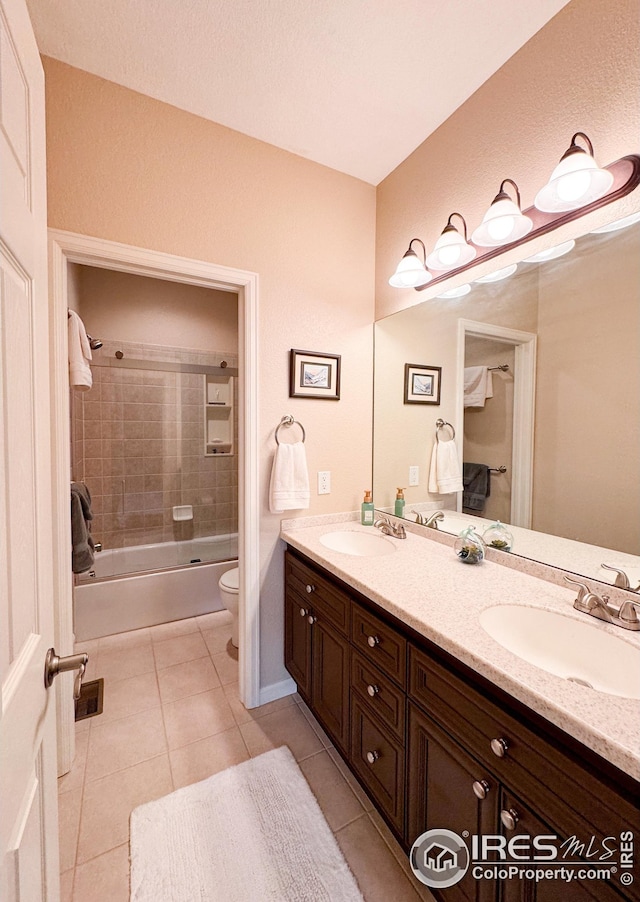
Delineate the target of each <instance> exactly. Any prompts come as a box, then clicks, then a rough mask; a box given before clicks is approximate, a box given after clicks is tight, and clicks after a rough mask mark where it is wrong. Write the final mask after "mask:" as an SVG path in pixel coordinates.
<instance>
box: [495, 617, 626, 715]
mask: <svg viewBox="0 0 640 902" xmlns="http://www.w3.org/2000/svg"><path fill="white" fill-rule="evenodd" d="M480 624H481V626H482V628H483V629H484V630H485V631H486V632H487V633H488V634H489V635H490V636H491V637H492V638H493V639H495V640H496V642H498V643H499V644H500V645H502V646H503V648H506V649H508V650H509V651H512V652H513V653H514V654H516V655H518V657H520V658H523V659H524V660H525V661H528V662H529V664H535V666H536V667H540V668H541V669H542V670H546V671H547V672H548V673H553V674H555V675H556V676H559V677H564V679H566V680H572V681H573V682H576V683H581V684H582V685H587V686H589V687H590V688H592V689H596V690H598V692H606V693H608V694H609V695H619V696H622V697H623V698H640V648H638V647H637V646H635V645H633V644H632V643H630V642H626V641H624V639H622V638H620V639H619V638H618V637H617V636H612V635H611V634H610V633H608V632H606V631H605V630H603V629H602V628H600V627H599V626H598V625H597V624H596V625H593V626H592V625H591V624H590V623H588V622H587V621H581V620H577V619H576V618H574V617H565V615H564V614H560V613H556V612H554V611H545V610H542V609H541V608H530V607H526V606H524V605H514V604H507V605H497V606H496V607H493V608H487V610H485V611H483V612H482V614H481V615H480Z"/></svg>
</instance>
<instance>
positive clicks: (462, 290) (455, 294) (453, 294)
mask: <svg viewBox="0 0 640 902" xmlns="http://www.w3.org/2000/svg"><path fill="white" fill-rule="evenodd" d="M470 291H471V285H469V283H468V282H467V284H466V285H458V287H457V288H450V289H449V291H443V292H442V294H437V295H436V297H438V298H461V297H464V295H465V294H469V292H470Z"/></svg>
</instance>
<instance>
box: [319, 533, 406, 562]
mask: <svg viewBox="0 0 640 902" xmlns="http://www.w3.org/2000/svg"><path fill="white" fill-rule="evenodd" d="M320 542H321V543H322V545H324V546H325V547H326V548H331V550H332V551H340V552H342V554H353V555H356V556H357V557H382V556H383V555H385V554H393V552H394V551H395V550H396V546H395V545H394V544H393V542H390V541H389V539H385V537H384V536H381V535H380V534H379V533H377V532H369V533H365V532H351V531H347V530H342V531H341V532H328V533H326V534H325V535H323V536H320Z"/></svg>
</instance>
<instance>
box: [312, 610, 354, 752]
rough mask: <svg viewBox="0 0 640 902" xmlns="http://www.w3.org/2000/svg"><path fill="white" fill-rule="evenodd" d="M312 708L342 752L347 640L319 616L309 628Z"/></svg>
mask: <svg viewBox="0 0 640 902" xmlns="http://www.w3.org/2000/svg"><path fill="white" fill-rule="evenodd" d="M311 634H312V643H311V644H312V648H313V657H312V661H313V666H312V673H313V676H312V690H311V694H312V699H313V711H314V714H317V716H318V719H319V720H320V721H321V722H322V724H323V725H324V727H325V728H326V730H327V732H328V733H329V734H330V736H331V738H332V739H333V740H334V742H336V743H337V744H338V745H339V746H340V747H341V748H342V750H343V751H346V750H347V749H348V747H349V643H348V641H347V640H346V639H345V638H343V637H342V636H340V635H339V634H338V633H337V632H336V631H335V630H334V629H332V628H331V627H330V626H329V625H328V624H327V623H326V622H325V620H324V619H323V617H322V616H321V615H319V616H318V618H317V620H316V621H315V623H314V624H313V626H312V627H311Z"/></svg>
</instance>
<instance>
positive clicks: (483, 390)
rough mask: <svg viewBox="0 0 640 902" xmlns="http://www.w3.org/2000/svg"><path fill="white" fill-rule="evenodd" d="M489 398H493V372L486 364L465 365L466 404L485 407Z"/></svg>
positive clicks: (466, 405)
mask: <svg viewBox="0 0 640 902" xmlns="http://www.w3.org/2000/svg"><path fill="white" fill-rule="evenodd" d="M487 398H493V374H492V373H491V372H490V371H489V368H488V367H486V366H465V368H464V406H465V407H484V402H485V401H486V400H487Z"/></svg>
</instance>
